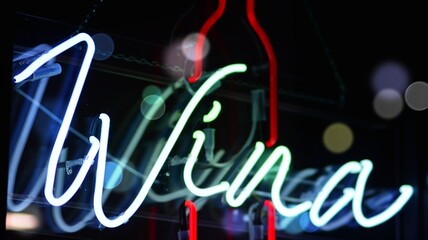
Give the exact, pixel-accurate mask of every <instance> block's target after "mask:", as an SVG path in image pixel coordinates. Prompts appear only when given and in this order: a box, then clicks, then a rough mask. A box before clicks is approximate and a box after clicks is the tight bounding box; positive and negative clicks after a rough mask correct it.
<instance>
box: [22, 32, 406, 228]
mask: <svg viewBox="0 0 428 240" xmlns="http://www.w3.org/2000/svg"><path fill="white" fill-rule="evenodd" d="M80 42H85V43H86V44H87V50H86V54H85V56H84V60H83V62H82V66H81V68H80V71H79V74H78V77H77V80H76V84H75V86H74V88H73V91H72V94H71V97H70V100H69V103H68V106H67V109H66V112H65V114H64V119H63V122H62V124H61V127H60V129H59V132H58V135H57V137H56V141H55V143H54V146H53V149H52V151H51V155H50V158H49V163H48V169H47V176H46V183H45V188H44V193H45V196H46V199H47V201H48V202H49V203H50V204H52V205H54V206H61V205H64V204H65V203H67V202H68V201H69V200H70V199H71V198H72V197H73V196H74V194H75V193H76V192H77V190H78V189H79V187H80V186H81V184H82V182H83V180H84V178H85V177H86V175H87V173H88V171H89V169H90V167H91V165H92V163H93V162H94V161H95V157H96V156H97V153H98V158H97V159H96V160H97V161H96V162H97V170H96V181H95V190H94V198H93V204H94V211H95V215H96V217H97V218H98V220H99V221H100V223H101V224H103V225H104V226H106V227H110V228H113V227H117V226H119V225H121V224H123V223H125V222H127V221H128V219H129V218H131V217H132V215H133V214H134V213H135V212H136V211H137V210H138V208H139V207H140V206H141V204H142V203H143V201H144V200H145V198H146V196H147V194H148V192H149V191H150V189H151V187H152V185H153V183H154V181H155V179H156V177H157V176H158V174H159V172H160V170H161V168H162V166H163V165H164V163H165V161H166V159H167V157H168V156H169V154H170V152H171V150H172V148H173V147H174V145H175V144H176V142H177V139H178V137H179V136H180V134H181V132H182V130H183V128H184V126H185V125H186V123H187V121H188V119H189V118H190V116H191V114H192V113H193V111H194V109H195V108H196V107H197V105H198V103H199V102H200V101H201V99H202V98H203V97H204V96H205V95H206V94H207V92H208V91H209V90H210V89H211V88H212V87H213V86H214V85H215V84H216V83H217V82H219V81H220V80H222V79H223V78H224V77H226V76H227V75H229V74H232V73H239V72H244V71H246V66H245V65H244V64H232V65H229V66H226V67H224V68H221V69H219V70H218V71H216V72H215V73H214V74H213V75H212V76H210V77H209V78H208V79H207V80H206V81H205V82H204V83H203V84H202V85H201V87H200V88H199V89H198V90H197V91H196V92H195V94H194V95H193V97H192V98H191V100H190V101H189V103H188V104H187V106H186V107H185V109H184V111H183V113H182V114H181V116H180V118H179V120H178V121H177V123H176V125H175V127H174V128H173V130H172V132H171V134H170V136H169V138H168V140H167V141H166V143H165V145H164V147H163V148H162V150H161V152H160V154H159V156H158V158H157V160H156V162H155V164H154V165H153V167H152V169H151V171H150V172H149V174H148V176H147V178H146V180H145V182H144V184H143V185H142V187H141V189H140V190H139V192H138V194H137V196H136V197H135V199H134V200H133V201H132V203H131V204H130V206H129V207H128V208H127V209H126V210H125V211H124V212H122V213H121V214H120V215H118V216H116V217H114V218H113V219H110V218H108V217H107V216H106V215H105V213H104V211H103V206H102V205H103V200H102V195H103V185H104V174H105V173H104V172H105V164H106V158H107V146H108V137H109V129H110V118H109V116H108V115H106V114H104V113H101V114H100V115H99V119H100V121H101V133H100V136H99V139H98V138H97V137H96V136H90V137H89V141H90V143H91V147H90V149H89V150H88V153H87V154H86V157H85V161H84V163H83V165H82V167H81V168H80V170H79V172H78V173H77V176H76V178H75V179H74V181H73V182H72V184H71V185H70V186H69V188H68V189H67V190H66V191H65V192H64V193H63V194H62V195H61V196H60V197H55V196H54V181H55V174H56V169H57V165H58V161H59V158H60V154H61V150H62V148H63V145H64V141H65V139H66V136H67V133H68V131H69V128H70V123H71V120H72V118H73V116H74V113H75V109H76V105H77V102H78V100H79V98H80V94H81V91H82V88H83V85H84V82H85V80H86V76H87V73H88V71H89V66H90V64H91V62H92V58H93V55H94V52H95V45H94V43H93V40H92V38H91V37H90V36H89V35H87V34H85V33H80V34H78V35H76V36H74V37H72V38H71V39H69V40H67V41H65V42H63V43H62V44H60V45H58V46H57V47H55V48H53V49H52V50H50V51H49V52H47V53H46V54H43V55H42V56H41V57H40V58H39V59H37V60H35V61H34V62H33V63H32V64H30V65H29V66H28V67H27V68H26V69H25V70H24V71H22V72H21V73H20V74H18V75H17V76H15V77H14V79H15V82H16V83H18V82H20V81H23V80H25V79H26V78H28V77H29V76H30V75H31V74H32V73H33V72H34V71H36V70H37V69H38V68H39V67H41V66H42V65H43V64H45V63H46V62H48V61H49V60H50V59H52V58H54V57H56V56H57V55H58V54H61V53H62V52H64V51H65V50H67V49H69V48H71V47H72V46H74V45H76V44H78V43H80ZM193 137H194V138H195V143H194V145H193V147H192V150H191V152H190V153H189V158H188V161H187V162H186V164H185V166H184V173H183V178H184V181H185V184H186V187H187V188H188V190H189V191H190V192H192V193H193V194H194V195H196V196H201V197H208V196H211V195H214V194H218V193H222V192H225V197H226V201H227V203H228V204H229V205H230V206H232V207H239V206H241V205H242V204H243V203H244V202H245V200H246V199H247V198H248V197H249V196H250V194H251V193H252V192H253V191H254V190H255V188H256V187H257V186H258V184H259V183H260V182H261V181H262V180H263V178H264V176H265V175H266V174H267V173H268V171H269V170H270V169H271V168H272V167H273V166H274V164H275V163H276V162H278V161H279V162H280V167H279V170H278V172H277V175H276V177H275V179H274V182H273V184H272V188H271V198H272V202H273V204H274V206H275V209H276V210H277V211H278V212H279V213H280V214H281V215H284V216H286V217H293V216H296V215H299V214H301V213H303V212H305V211H309V216H310V220H311V222H312V223H313V224H314V225H316V226H323V225H325V224H327V223H328V222H329V221H330V220H331V219H332V218H333V217H334V216H335V215H336V214H337V213H338V212H339V211H340V210H341V209H343V208H344V207H345V206H346V205H347V204H349V203H350V202H351V201H352V211H353V214H354V217H355V219H356V221H357V222H358V223H359V224H360V225H361V226H363V227H373V226H376V225H379V224H381V223H383V222H385V221H387V220H388V219H390V218H392V217H393V216H394V215H395V214H397V212H399V211H400V210H401V209H402V207H403V206H404V205H405V204H406V203H407V202H408V200H409V199H410V197H411V196H412V195H413V188H412V187H411V186H409V185H402V186H401V187H400V195H399V197H398V198H397V199H395V201H394V202H393V203H392V204H391V205H390V206H389V207H388V208H387V209H385V210H383V211H382V212H381V213H378V214H377V215H375V216H372V217H370V218H367V217H366V216H365V215H364V213H363V210H362V202H363V196H364V191H365V186H366V183H367V179H368V177H369V175H370V173H371V171H372V169H373V165H372V162H371V161H370V160H367V159H365V160H362V161H360V162H356V161H351V162H348V163H345V164H344V165H342V166H341V167H340V168H339V169H338V170H337V171H336V172H335V173H334V174H333V176H332V177H330V178H329V180H328V181H327V182H326V183H325V184H324V186H323V187H322V189H321V191H320V192H319V193H318V194H317V197H316V198H315V200H314V201H313V202H312V201H304V202H302V203H300V204H298V205H295V206H293V207H291V208H290V207H287V206H286V205H285V204H284V203H283V200H282V199H281V194H280V192H281V189H282V187H283V183H284V180H285V178H286V176H287V173H288V170H289V166H290V163H291V153H290V151H289V149H288V148H287V147H285V146H277V147H276V148H275V149H274V150H273V151H272V153H271V154H270V156H269V157H268V158H267V159H266V160H265V161H264V163H263V164H262V166H261V167H260V168H259V169H258V170H257V172H256V174H254V176H253V177H252V179H251V180H250V181H248V183H247V185H246V186H245V187H243V188H240V186H241V185H242V183H243V182H244V180H245V179H246V178H247V177H248V175H249V173H250V171H251V169H252V168H253V167H254V165H255V164H256V162H257V161H258V160H260V157H261V156H262V154H263V153H264V151H265V145H264V143H262V142H256V144H255V147H254V150H253V152H252V153H251V155H250V157H249V158H248V159H247V161H246V163H245V164H244V166H243V167H242V169H241V170H240V171H239V173H238V174H237V176H236V177H235V179H234V180H233V181H232V182H231V183H229V182H227V181H223V182H220V183H219V184H218V185H215V186H211V187H208V188H205V189H202V188H199V187H198V186H196V184H195V183H194V182H193V180H192V170H193V166H194V164H195V163H196V161H197V156H198V154H199V152H200V151H201V148H202V145H203V142H204V139H205V134H204V133H203V132H202V131H195V132H194V134H193ZM348 174H358V178H357V182H356V186H355V188H352V187H348V188H345V189H344V191H343V196H342V197H340V198H339V199H338V200H337V201H336V202H335V203H334V204H333V205H332V206H331V207H330V208H329V209H328V210H327V211H325V212H324V213H322V215H321V216H320V211H321V207H322V206H323V204H324V202H325V201H326V199H327V197H328V196H329V194H330V193H331V192H332V191H333V189H335V187H336V186H337V185H338V183H339V182H340V181H341V180H342V179H343V178H345V177H346V176H347V175H348ZM238 189H239V190H240V191H239V195H238V196H235V195H236V193H237V192H238Z"/></svg>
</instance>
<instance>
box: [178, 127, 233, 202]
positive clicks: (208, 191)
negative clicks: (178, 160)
mask: <svg viewBox="0 0 428 240" xmlns="http://www.w3.org/2000/svg"><path fill="white" fill-rule="evenodd" d="M193 138H195V139H196V141H195V143H194V144H193V148H192V150H191V152H190V154H189V158H188V159H187V162H186V165H185V166H184V171H183V178H184V183H185V184H186V187H187V188H188V189H189V191H190V192H192V193H193V194H195V195H196V196H200V197H206V196H211V195H214V194H217V193H220V192H225V191H226V190H227V189H228V188H229V183H228V182H227V181H224V182H221V183H220V184H218V185H215V186H211V187H208V188H205V189H202V188H199V187H197V186H196V185H195V184H194V183H193V180H192V170H193V166H194V165H195V163H196V159H197V157H198V155H199V152H200V151H201V148H202V145H203V144H204V141H205V134H204V132H202V131H200V130H198V131H195V132H194V133H193Z"/></svg>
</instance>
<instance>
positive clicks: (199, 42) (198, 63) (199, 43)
mask: <svg viewBox="0 0 428 240" xmlns="http://www.w3.org/2000/svg"><path fill="white" fill-rule="evenodd" d="M225 8H226V0H219V1H218V7H217V9H216V10H215V12H214V13H213V15H211V16H210V17H209V18H208V20H207V21H206V22H205V23H204V25H202V28H201V30H200V31H199V33H198V36H197V38H196V45H195V53H194V57H195V66H194V69H193V74H192V75H191V76H190V77H189V78H188V79H187V80H188V82H189V83H194V82H196V81H198V80H199V78H200V77H201V75H202V53H203V49H204V43H205V38H206V35H207V33H208V31H209V30H210V28H211V27H212V26H213V25H214V23H215V22H217V20H218V19H219V18H220V17H221V16H222V15H223V12H224V9H225Z"/></svg>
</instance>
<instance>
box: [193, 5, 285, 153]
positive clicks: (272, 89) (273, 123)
mask: <svg viewBox="0 0 428 240" xmlns="http://www.w3.org/2000/svg"><path fill="white" fill-rule="evenodd" d="M225 6H226V0H219V1H218V7H217V9H216V11H215V12H214V13H213V15H211V16H210V17H209V18H208V19H207V21H206V22H205V23H204V24H203V25H202V28H201V30H200V31H199V34H198V36H197V38H196V44H195V51H194V60H195V66H194V71H193V74H192V75H191V76H189V77H188V81H189V83H194V82H196V81H198V79H199V78H200V77H201V75H202V65H203V64H202V61H203V57H202V53H203V48H204V42H205V38H206V36H207V34H208V31H209V30H210V28H211V27H212V26H213V25H214V24H215V22H216V21H217V20H218V19H219V18H220V17H221V16H222V15H223V12H224V9H225ZM246 14H247V18H248V21H249V23H250V25H251V27H252V28H253V30H254V31H255V32H256V34H257V36H258V37H259V38H260V40H261V42H262V44H263V47H264V49H265V51H266V53H267V56H268V60H269V104H270V106H269V125H270V131H269V134H270V135H269V140H267V141H266V146H267V147H268V148H270V147H273V146H274V145H275V144H276V141H277V138H278V112H277V111H278V110H277V108H278V97H277V91H278V90H277V81H278V73H277V71H278V68H277V61H276V57H275V52H274V51H273V48H272V45H271V43H270V40H269V37H268V36H267V35H266V33H265V32H264V30H263V28H262V27H261V26H260V24H259V23H258V21H257V18H256V15H255V13H254V0H247V5H246Z"/></svg>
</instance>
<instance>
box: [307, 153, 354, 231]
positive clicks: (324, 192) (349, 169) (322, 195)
mask: <svg viewBox="0 0 428 240" xmlns="http://www.w3.org/2000/svg"><path fill="white" fill-rule="evenodd" d="M360 170H361V165H360V163H358V162H355V161H352V162H347V163H346V164H344V165H342V166H341V167H340V168H339V169H338V170H337V171H336V172H335V173H334V174H333V176H331V177H330V179H329V180H328V181H327V182H326V183H325V184H324V186H323V188H322V189H321V190H320V192H319V193H318V195H317V197H316V198H315V200H314V202H313V204H312V208H311V210H310V211H309V218H310V219H311V222H312V223H313V224H314V225H315V226H317V227H321V226H323V225H325V224H327V222H329V221H330V220H331V219H332V218H333V217H334V216H335V215H336V214H337V213H338V212H339V211H340V210H341V209H343V207H345V205H346V204H348V203H349V202H351V200H352V198H353V197H354V189H353V188H345V189H344V190H343V196H342V197H340V198H339V199H338V200H337V202H335V203H334V204H333V206H331V207H330V208H329V209H328V210H327V211H326V212H325V213H324V214H323V215H322V216H319V212H320V210H321V208H322V205H323V204H324V202H325V201H326V200H327V197H328V196H329V195H330V193H331V192H332V191H333V190H334V188H335V187H336V186H337V185H338V184H339V182H340V181H341V180H342V179H343V178H345V177H346V176H347V175H348V174H349V173H358V172H359V171H360Z"/></svg>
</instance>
